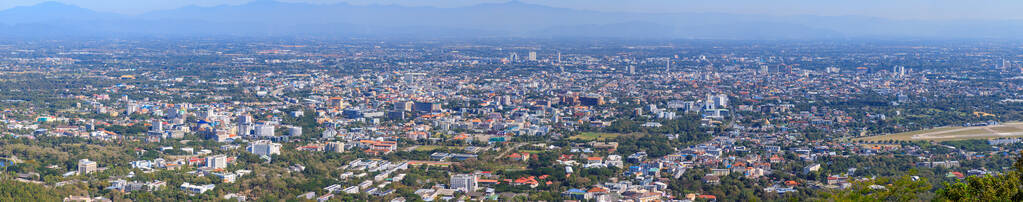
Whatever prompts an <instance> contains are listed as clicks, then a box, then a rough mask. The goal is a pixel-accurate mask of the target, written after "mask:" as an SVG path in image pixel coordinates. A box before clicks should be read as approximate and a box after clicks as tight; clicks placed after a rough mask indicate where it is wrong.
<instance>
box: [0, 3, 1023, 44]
mask: <svg viewBox="0 0 1023 202" xmlns="http://www.w3.org/2000/svg"><path fill="white" fill-rule="evenodd" d="M0 9H3V10H0V24H3V25H2V26H0V29H2V30H5V31H4V32H3V33H2V34H0V36H5V37H39V36H205V35H229V36H331V37H365V36H384V37H544V38H548V37H612V38H645V39H649V38H655V39H659V38H679V39H689V38H696V39H701V38H703V39H857V38H970V39H1016V38H1019V36H1023V34H1021V33H1023V21H1021V20H1020V19H1023V13H1019V12H1016V11H1018V10H1021V9H1023V2H1016V1H995V0H984V1H945V0H940V1H923V0H913V1H875V0H870V1H809V0H783V1H753V0H726V1H668V0H640V1H609V0H598V1H583V0H566V1H532V0H522V1H490V0H484V1H467V0H441V1H408V0H389V1H366V0H353V1H343V0H335V1H331V0H281V1H273V0H257V1H245V0H215V1H194V0H192V1H127V0H112V1H100V0H86V1H36V0H15V1H5V2H0Z"/></svg>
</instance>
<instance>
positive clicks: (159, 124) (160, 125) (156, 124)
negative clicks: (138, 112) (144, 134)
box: [151, 119, 163, 132]
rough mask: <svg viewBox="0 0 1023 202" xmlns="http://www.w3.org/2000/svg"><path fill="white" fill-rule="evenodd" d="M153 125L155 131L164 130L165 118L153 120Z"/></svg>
mask: <svg viewBox="0 0 1023 202" xmlns="http://www.w3.org/2000/svg"><path fill="white" fill-rule="evenodd" d="M152 125H153V126H152V127H153V128H151V130H153V131H155V132H163V120H160V119H156V120H153V123H152Z"/></svg>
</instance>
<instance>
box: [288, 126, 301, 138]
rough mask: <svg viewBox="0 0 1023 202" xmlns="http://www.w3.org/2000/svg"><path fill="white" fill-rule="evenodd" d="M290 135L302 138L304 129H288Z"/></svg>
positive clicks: (298, 127) (295, 127)
mask: <svg viewBox="0 0 1023 202" xmlns="http://www.w3.org/2000/svg"><path fill="white" fill-rule="evenodd" d="M288 135H289V136H292V137H298V136H302V127H301V126H290V127H288Z"/></svg>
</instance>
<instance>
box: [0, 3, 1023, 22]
mask: <svg viewBox="0 0 1023 202" xmlns="http://www.w3.org/2000/svg"><path fill="white" fill-rule="evenodd" d="M44 1H58V2H63V3H68V4H73V5H77V6H81V7H84V8H89V9H92V10H97V11H105V12H115V13H122V14H138V13H144V12H147V11H152V10H162V9H173V8H178V7H182V6H188V5H199V6H215V5H224V4H229V5H230V4H244V3H246V2H248V1H251V0H2V1H0V9H7V8H11V7H15V6H25V5H32V4H36V3H40V2H44ZM279 1H285V2H306V3H319V4H328V3H339V2H347V3H352V4H398V5H408V6H433V7H461V6H469V5H474V4H480V3H495V2H505V1H507V0H279ZM520 1H522V2H527V3H533V4H541V5H547V6H553V7H562V8H575V9H584V10H599V11H615V12H657V13H671V12H708V13H735V14H769V15H826V16H841V15H858V16H873V17H882V18H892V19H988V20H1010V19H1013V20H1018V19H1023V12H1021V11H1023V1H1021V0H520Z"/></svg>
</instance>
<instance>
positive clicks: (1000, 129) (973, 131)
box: [853, 122, 1023, 141]
mask: <svg viewBox="0 0 1023 202" xmlns="http://www.w3.org/2000/svg"><path fill="white" fill-rule="evenodd" d="M1020 136H1023V123H1021V122H1015V123H1005V124H1001V125H994V126H975V127H941V128H932V129H926V130H918V131H910V132H904V133H896V134H888V135H878V136H870V137H862V138H855V139H853V140H862V141H887V140H896V141H954V140H972V139H993V138H1003V137H1020Z"/></svg>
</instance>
